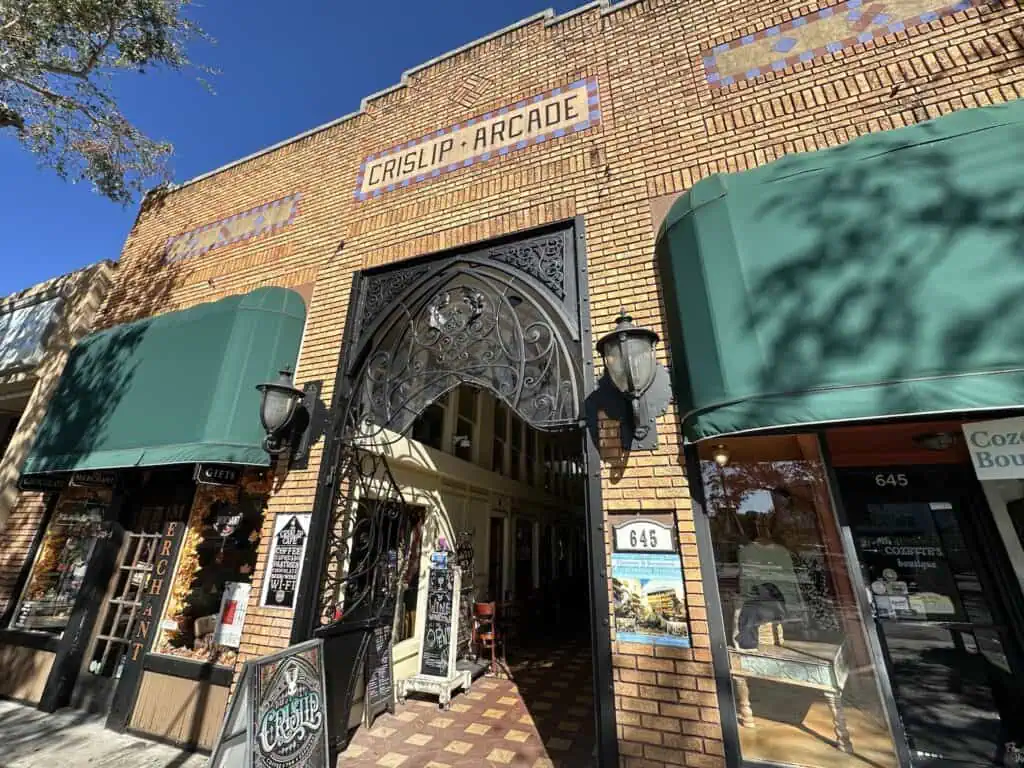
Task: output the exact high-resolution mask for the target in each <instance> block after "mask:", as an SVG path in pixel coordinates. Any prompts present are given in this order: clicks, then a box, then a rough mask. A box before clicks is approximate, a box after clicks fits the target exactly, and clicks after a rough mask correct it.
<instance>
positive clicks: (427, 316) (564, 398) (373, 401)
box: [360, 269, 580, 433]
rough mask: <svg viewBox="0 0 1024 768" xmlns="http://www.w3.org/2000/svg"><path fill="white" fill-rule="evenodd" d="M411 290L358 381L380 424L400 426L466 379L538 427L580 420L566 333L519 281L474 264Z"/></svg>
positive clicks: (369, 412)
mask: <svg viewBox="0 0 1024 768" xmlns="http://www.w3.org/2000/svg"><path fill="white" fill-rule="evenodd" d="M411 299H412V300H411V302H399V303H398V305H397V306H396V308H395V313H396V319H395V322H394V323H393V324H392V325H391V326H390V327H388V328H386V329H384V330H383V332H382V333H381V334H380V335H379V336H378V338H377V339H375V340H374V344H373V349H372V351H371V352H370V353H369V357H368V360H367V364H366V366H365V369H364V373H363V380H362V381H361V382H360V383H361V386H362V392H361V393H360V394H361V397H362V398H363V402H362V405H363V408H364V410H365V413H366V414H367V417H368V418H370V419H371V420H372V421H373V423H374V424H375V425H376V426H378V427H380V428H386V429H389V430H391V431H393V432H398V433H404V432H405V431H406V430H407V429H408V428H409V427H410V426H411V425H412V423H413V421H414V420H415V418H416V417H417V416H418V415H419V414H420V413H422V412H423V411H424V410H425V409H426V407H427V406H428V405H429V404H430V403H432V402H434V401H435V400H437V399H438V398H440V397H441V396H442V395H444V393H445V392H447V391H448V390H450V389H452V388H454V387H455V386H457V385H458V384H460V383H467V384H472V385H475V386H478V387H481V388H483V389H487V390H490V391H491V392H493V393H494V394H495V395H496V396H497V397H498V398H499V399H501V400H504V401H505V402H506V403H507V404H508V405H509V406H510V407H511V408H513V409H515V410H516V411H518V412H519V414H520V415H521V416H522V417H523V418H524V419H525V420H527V421H528V422H530V423H531V424H532V425H534V426H537V427H540V428H553V427H557V426H565V425H570V424H575V423H576V420H577V419H578V417H579V413H580V407H579V406H580V403H579V374H578V371H577V366H576V365H575V364H574V361H573V360H572V358H571V357H570V355H569V352H568V350H567V348H566V345H565V340H564V333H561V332H560V328H559V327H558V325H557V324H556V322H555V321H554V320H553V319H552V316H551V315H550V314H549V313H547V312H545V311H544V308H543V306H542V305H540V304H538V303H537V302H536V301H535V300H532V299H530V298H529V294H528V292H527V291H524V290H523V286H517V285H516V284H515V283H514V281H512V280H510V279H509V278H508V277H507V276H504V275H501V274H500V273H494V272H491V271H489V270H486V269H477V270H473V271H472V272H469V271H460V272H457V273H456V274H455V275H454V276H453V277H452V278H451V279H450V280H449V281H447V282H445V283H443V284H442V285H441V286H440V287H439V288H438V289H437V290H436V292H434V293H433V294H432V295H429V296H422V295H418V296H413V297H411Z"/></svg>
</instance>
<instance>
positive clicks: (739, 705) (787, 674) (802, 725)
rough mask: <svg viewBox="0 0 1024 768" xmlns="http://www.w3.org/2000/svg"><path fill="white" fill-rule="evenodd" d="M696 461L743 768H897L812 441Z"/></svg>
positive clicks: (791, 440) (754, 445)
mask: <svg viewBox="0 0 1024 768" xmlns="http://www.w3.org/2000/svg"><path fill="white" fill-rule="evenodd" d="M700 457H701V470H702V475H703V481H704V489H705V495H706V498H707V506H708V512H709V515H710V527H711V539H712V544H713V549H714V554H715V570H716V573H717V576H718V587H719V592H720V595H721V602H722V611H723V614H724V619H725V629H726V640H727V643H728V646H729V667H730V672H731V678H732V684H733V694H734V696H735V701H736V710H737V712H736V715H737V717H738V719H739V723H740V729H739V731H740V748H741V752H742V756H743V758H744V760H751V761H766V762H772V763H786V764H789V765H797V766H826V765H827V766H830V767H831V766H837V767H839V766H854V765H856V766H863V765H873V766H876V767H878V768H883V767H886V768H887V767H888V766H895V765H896V757H895V753H894V750H893V741H892V736H891V735H890V731H889V727H888V721H887V719H886V717H885V714H884V710H883V708H882V704H881V698H880V695H879V693H878V687H877V681H878V678H877V675H878V674H879V671H878V669H877V668H876V664H875V662H874V660H873V657H872V654H871V653H870V652H869V647H868V643H867V634H866V631H865V627H864V624H863V621H862V619H861V613H860V611H859V609H858V605H857V601H856V598H855V593H854V587H853V582H852V580H851V579H850V575H849V571H848V570H847V567H846V559H845V557H844V553H843V550H842V546H841V540H840V536H839V528H838V524H837V522H836V518H835V515H834V513H833V510H832V505H831V501H830V496H829V490H828V485H827V482H826V477H825V470H824V465H823V463H822V461H821V458H820V455H819V453H818V444H817V439H816V437H814V436H811V435H792V436H780V437H750V438H739V439H734V440H730V441H728V442H727V443H724V444H720V445H714V444H712V445H702V447H701V451H700Z"/></svg>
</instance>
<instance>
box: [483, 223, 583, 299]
mask: <svg viewBox="0 0 1024 768" xmlns="http://www.w3.org/2000/svg"><path fill="white" fill-rule="evenodd" d="M487 255H488V256H489V257H490V258H492V259H494V260H495V261H500V262H502V263H504V264H508V265H509V266H510V267H515V268H516V269H518V270H521V271H522V272H525V273H526V274H528V275H530V276H531V277H534V278H536V279H537V280H539V281H540V282H541V283H543V284H544V285H545V286H546V287H547V288H548V289H549V290H550V291H551V292H552V293H553V294H555V296H557V297H558V298H559V299H564V298H565V236H564V235H562V234H557V235H552V236H550V237H544V238H537V239H534V240H526V241H525V242H518V243H509V244H508V245H502V246H499V247H497V248H492V249H491V250H489V251H488V252H487Z"/></svg>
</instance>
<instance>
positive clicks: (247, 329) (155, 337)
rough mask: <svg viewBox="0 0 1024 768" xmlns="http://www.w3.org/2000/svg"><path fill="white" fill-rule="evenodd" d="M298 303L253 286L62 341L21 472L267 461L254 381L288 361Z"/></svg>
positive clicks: (298, 329) (294, 349)
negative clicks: (61, 358)
mask: <svg viewBox="0 0 1024 768" xmlns="http://www.w3.org/2000/svg"><path fill="white" fill-rule="evenodd" d="M305 318H306V309H305V304H304V302H303V300H302V297H301V296H299V294H297V293H295V292H294V291H290V290H286V289H284V288H260V289H258V290H255V291H253V292H252V293H249V294H247V295H245V296H231V297H229V298H226V299H221V300H220V301H217V302H211V303H209V304H202V305H200V306H197V307H193V308H192V309H186V310H183V311H180V312H171V313H168V314H164V315H158V316H156V317H151V318H147V319H145V320H140V321H138V322H134V323H129V324H126V325H120V326H117V327H114V328H111V329H109V330H106V331H102V332H100V333H95V334H93V335H92V336H89V337H88V338H86V339H84V340H83V341H81V342H80V343H79V344H78V345H77V346H76V347H75V348H74V349H73V350H72V352H71V355H70V357H69V359H68V363H67V366H66V367H65V369H64V373H63V375H62V376H61V380H60V383H59V384H58V386H57V391H56V392H55V394H54V396H53V398H52V399H51V400H50V404H49V407H48V408H47V412H46V415H45V416H44V419H43V422H42V424H41V425H40V428H39V432H38V435H37V437H36V441H35V443H34V445H33V447H32V450H31V452H30V454H29V456H28V459H27V460H26V462H25V466H24V468H23V469H22V472H23V474H38V473H44V472H69V471H82V470H94V469H115V468H121V467H153V466H160V465H166V464H189V463H194V462H219V463H228V464H249V465H262V466H267V465H269V463H270V462H269V457H268V455H267V454H266V452H265V451H264V450H263V448H262V447H261V443H262V440H263V434H264V433H263V429H262V427H261V425H260V419H259V406H260V393H259V392H257V390H256V385H257V384H260V383H262V382H264V381H268V380H275V379H276V378H277V373H278V371H279V370H280V369H281V368H283V367H285V366H289V367H294V366H295V362H296V358H297V356H298V352H299V344H300V343H301V340H302V331H303V326H304V324H305Z"/></svg>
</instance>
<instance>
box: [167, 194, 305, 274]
mask: <svg viewBox="0 0 1024 768" xmlns="http://www.w3.org/2000/svg"><path fill="white" fill-rule="evenodd" d="M301 199H302V195H301V194H299V193H295V194H294V195H289V196H288V197H282V198H281V199H280V200H274V201H273V202H270V203H266V204H264V205H260V206H257V207H256V208H250V209H249V210H248V211H242V212H241V213H236V214H235V215H234V216H229V217H228V218H226V219H220V220H219V221H215V222H213V223H212V224H205V225H203V226H201V227H198V228H197V229H193V230H191V231H189V232H185V233H183V234H181V235H175V236H174V237H170V238H168V239H167V244H166V245H165V246H164V264H177V263H178V262H181V261H185V260H187V259H191V258H194V257H196V256H202V255H203V254H204V253H208V252H210V251H212V250H213V249H214V248H221V247H223V246H225V245H231V244H232V243H237V242H239V241H240V240H251V239H252V238H254V237H259V236H260V235H267V234H270V233H271V232H276V231H277V230H279V229H282V228H284V227H287V226H288V225H289V224H291V223H292V222H293V221H294V220H295V217H296V216H298V214H299V201H300V200H301Z"/></svg>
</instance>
